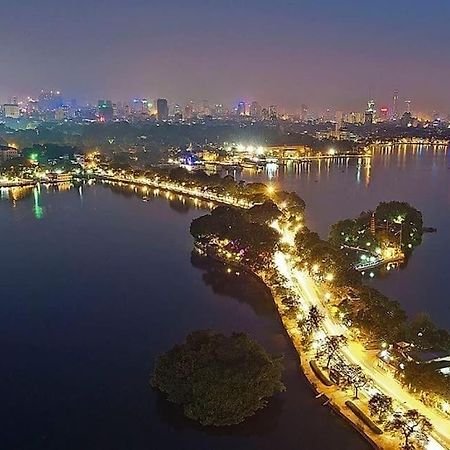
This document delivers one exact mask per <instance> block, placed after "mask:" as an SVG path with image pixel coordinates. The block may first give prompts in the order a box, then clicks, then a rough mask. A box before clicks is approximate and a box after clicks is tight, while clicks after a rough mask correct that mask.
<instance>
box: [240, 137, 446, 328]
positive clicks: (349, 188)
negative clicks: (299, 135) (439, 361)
mask: <svg viewBox="0 0 450 450" xmlns="http://www.w3.org/2000/svg"><path fill="white" fill-rule="evenodd" d="M242 178H243V179H246V180H251V181H262V182H265V183H267V182H270V183H273V184H274V185H277V186H279V187H281V188H282V189H285V190H289V191H295V192H297V193H298V194H299V195H300V196H301V197H302V198H304V199H305V201H306V204H307V211H306V214H307V222H308V225H309V227H310V228H311V229H313V230H315V231H318V232H319V233H320V234H321V236H322V237H323V238H326V236H327V235H328V231H329V227H330V226H331V225H332V224H333V223H335V222H337V221H339V220H342V219H346V218H352V217H356V216H358V215H359V213H360V212H361V211H365V210H368V209H374V208H376V206H377V204H378V203H379V202H381V201H390V200H400V201H406V202H409V203H410V204H411V205H413V206H414V207H416V208H417V209H419V210H420V211H422V213H423V218H424V224H425V225H426V226H431V227H436V228H437V229H438V232H437V233H436V234H425V235H424V240H423V243H422V245H421V246H420V247H418V248H417V249H416V250H415V251H414V254H413V256H412V257H411V258H410V260H409V261H408V264H407V266H406V267H405V268H404V269H402V270H395V271H390V273H389V276H387V277H384V278H379V279H374V280H372V281H369V280H368V282H370V283H372V284H373V285H374V286H375V287H377V288H378V289H379V290H381V291H382V292H383V293H385V294H387V295H388V296H389V297H391V298H394V299H396V300H398V301H399V302H400V303H401V305H402V306H403V308H404V309H405V310H406V311H407V312H408V313H409V314H410V315H414V314H416V313H419V312H426V313H428V314H429V315H430V316H431V317H432V318H433V320H435V322H437V323H438V324H439V325H440V326H441V327H444V328H447V329H450V308H449V305H448V299H450V283H449V282H448V270H449V269H448V268H449V267H450V153H449V151H448V149H447V148H446V147H442V146H441V147H427V146H420V145H397V146H389V147H388V146H386V147H382V146H379V147H377V148H376V149H374V153H373V158H371V159H367V158H364V159H360V160H357V159H345V160H341V161H336V162H332V161H330V160H328V161H320V162H317V161H316V162H312V163H311V164H289V165H287V166H284V167H277V166H274V165H269V166H268V167H267V168H266V170H264V171H260V172H258V173H256V172H255V171H244V173H243V174H242Z"/></svg>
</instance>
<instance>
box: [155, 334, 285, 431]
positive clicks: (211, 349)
mask: <svg viewBox="0 0 450 450" xmlns="http://www.w3.org/2000/svg"><path fill="white" fill-rule="evenodd" d="M282 371H283V367H282V363H281V358H280V357H274V356H271V355H269V354H268V353H267V352H266V351H265V350H264V349H263V348H262V347H261V346H260V345H259V344H258V343H257V342H255V341H254V340H253V339H251V338H250V337H249V336H248V335H246V334H243V333H233V334H232V335H231V336H229V337H227V336H224V335H223V334H216V333H213V332H211V331H196V332H193V333H191V334H190V335H189V336H188V337H187V338H186V342H185V343H184V344H182V345H176V346H175V347H174V348H172V349H171V350H170V351H169V352H167V353H166V354H164V355H162V356H161V357H159V358H158V360H157V361H156V366H155V369H154V372H153V375H152V377H151V381H150V382H151V385H152V386H153V387H154V388H156V389H158V390H160V391H161V392H162V393H163V394H164V395H165V396H166V397H167V399H168V400H169V401H171V402H173V403H176V404H178V405H181V406H182V407H183V410H184V413H185V415H186V416H187V417H189V418H190V419H193V420H197V421H198V422H200V423H201V424H202V425H214V426H224V425H234V424H238V423H240V422H242V421H244V420H245V419H246V418H247V417H249V416H252V415H253V414H255V412H256V411H258V410H259V409H261V408H263V407H264V406H266V404H267V402H268V399H269V398H270V397H271V396H273V395H274V394H276V393H278V392H282V391H284V390H285V387H284V385H283V383H282Z"/></svg>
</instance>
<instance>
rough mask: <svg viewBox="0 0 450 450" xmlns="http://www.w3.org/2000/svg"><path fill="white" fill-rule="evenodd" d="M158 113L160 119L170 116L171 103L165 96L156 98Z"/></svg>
mask: <svg viewBox="0 0 450 450" xmlns="http://www.w3.org/2000/svg"><path fill="white" fill-rule="evenodd" d="M156 115H157V118H158V120H159V121H162V120H167V119H168V118H169V105H168V104H167V100H166V99H165V98H158V100H156Z"/></svg>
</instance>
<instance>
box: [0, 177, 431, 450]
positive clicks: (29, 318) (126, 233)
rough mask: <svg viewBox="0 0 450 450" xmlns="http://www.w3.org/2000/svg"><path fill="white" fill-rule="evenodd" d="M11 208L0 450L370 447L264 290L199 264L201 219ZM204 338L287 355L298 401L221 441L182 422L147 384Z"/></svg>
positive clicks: (102, 198) (0, 232)
mask: <svg viewBox="0 0 450 450" xmlns="http://www.w3.org/2000/svg"><path fill="white" fill-rule="evenodd" d="M125 192H126V191H125ZM22 195H25V198H23V199H21V200H20V197H21V196H22ZM2 196H3V197H6V198H4V199H3V200H2V201H0V236H1V238H0V254H1V262H2V265H1V270H0V342H1V348H2V352H1V356H2V364H1V366H2V368H1V383H0V394H1V395H0V402H1V407H0V411H1V413H0V423H1V427H0V448H1V449H5V450H19V449H21V450H35V449H39V450H44V449H45V450H53V449H55V450H56V449H58V450H62V449H64V450H72V449H73V450H91V449H92V450H94V449H95V450H116V449H117V450H125V449H126V450H141V449H142V450H144V449H145V450H150V449H180V450H184V449H189V450H191V449H192V450H203V449H204V450H210V449H236V450H241V449H242V450H244V449H245V450H248V449H273V448H277V449H280V450H291V449H292V450H294V449H305V450H314V449H317V450H323V449H335V448H340V449H363V448H367V445H366V444H365V443H364V441H363V440H362V439H361V438H360V437H359V436H358V435H357V434H356V433H355V432H354V431H353V430H352V429H350V428H349V427H347V426H346V425H345V424H344V423H343V422H342V421H341V420H339V419H338V418H337V417H335V416H334V415H333V414H332V413H331V412H330V411H329V409H328V408H326V407H323V406H322V405H321V402H320V400H316V399H315V398H314V396H313V394H312V392H311V390H310V387H309V386H308V384H307V383H306V381H305V380H304V378H303V377H302V375H301V374H300V373H299V370H298V361H297V359H296V355H295V353H294V352H293V351H292V348H291V346H290V343H289V341H288V339H287V337H286V336H285V334H284V332H283V328H282V326H281V324H280V322H279V320H278V317H277V315H276V312H275V311H274V309H273V305H272V304H271V301H270V299H269V298H268V295H267V292H265V291H264V290H261V288H260V287H259V286H258V285H255V283H252V282H249V281H247V280H240V279H238V278H237V277H233V278H229V279H226V281H225V282H224V278H223V277H224V275H223V274H221V273H218V272H217V271H211V270H210V271H209V272H206V270H205V267H204V266H203V263H202V262H201V261H195V260H194V261H191V250H192V240H191V238H190V236H189V232H188V229H189V224H190V222H191V220H192V218H193V217H196V216H198V215H199V214H201V213H202V211H201V210H197V209H189V208H188V207H187V206H186V205H183V204H181V203H179V202H176V201H171V202H169V201H167V200H166V199H164V198H156V199H152V200H151V201H149V202H147V203H145V202H143V201H142V200H140V199H139V198H137V197H136V196H133V195H124V193H123V192H122V193H120V192H115V191H113V190H111V189H110V188H107V187H102V186H91V187H86V188H85V189H83V190H80V191H79V190H77V189H71V190H67V191H64V192H51V191H50V192H47V191H46V190H44V189H43V190H42V191H41V192H40V194H39V192H37V191H33V192H31V193H29V195H28V196H26V194H23V193H20V192H15V193H14V194H13V195H12V197H13V198H15V199H16V200H17V201H14V202H11V200H10V199H9V198H8V197H9V194H6V193H5V192H3V193H2ZM433 224H434V223H433ZM438 225H439V224H438ZM202 328H211V329H214V330H219V331H223V332H226V333H228V332H231V331H245V332H248V333H250V334H251V335H252V336H254V337H255V338H256V339H258V340H259V341H260V342H261V343H262V344H263V345H264V346H265V347H266V348H267V349H268V350H269V351H271V352H273V353H277V354H279V353H282V354H284V355H285V365H286V373H285V384H286V386H287V392H285V393H283V394H280V395H278V396H277V397H276V398H275V399H273V401H271V402H270V405H269V407H268V408H266V409H265V410H264V411H261V412H259V413H258V414H257V415H256V416H254V417H253V418H251V419H249V420H248V421H247V422H246V423H245V424H243V425H240V426H237V427H232V428H228V429H226V430H222V431H220V432H218V431H215V430H211V429H202V428H200V427H198V426H196V425H195V424H193V423H192V422H190V421H187V420H185V419H184V418H183V417H182V415H181V414H180V412H179V411H178V409H177V408H175V407H172V406H171V405H168V404H167V403H166V402H165V401H163V400H161V398H160V397H159V396H158V395H157V394H156V393H155V392H154V391H152V390H151V389H150V387H149V386H148V378H149V374H150V371H151V368H152V365H153V361H154V359H155V357H156V356H157V355H158V354H160V353H162V352H164V351H166V350H167V349H169V348H170V347H171V346H172V345H174V344H175V343H177V342H181V341H182V340H183V339H184V337H185V336H186V335H187V334H188V333H189V332H191V331H192V330H195V329H202Z"/></svg>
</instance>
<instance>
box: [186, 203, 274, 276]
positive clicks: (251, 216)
mask: <svg viewBox="0 0 450 450" xmlns="http://www.w3.org/2000/svg"><path fill="white" fill-rule="evenodd" d="M275 208H276V206H275ZM275 208H274V205H273V204H272V203H265V204H264V205H261V206H259V205H258V206H254V207H253V208H251V209H250V210H248V211H246V210H242V209H239V208H234V207H232V206H218V207H217V208H215V209H213V210H212V211H211V214H207V215H205V216H202V217H199V218H197V219H195V220H193V221H192V224H191V229H190V230H191V234H192V236H194V238H195V239H196V240H197V241H198V242H203V243H205V244H207V245H209V247H210V249H213V248H214V246H215V245H219V241H220V242H222V243H223V244H222V246H224V247H225V249H227V250H229V251H230V252H231V253H232V254H233V255H238V256H239V258H240V260H239V261H240V262H242V263H244V264H246V265H248V266H249V267H253V268H261V267H264V266H267V265H269V264H270V262H271V256H272V254H273V252H274V251H275V249H276V246H277V242H278V236H277V233H276V231H275V230H273V229H272V228H270V227H269V226H268V225H266V224H265V223H264V220H263V219H264V218H265V219H268V220H271V218H272V217H273V215H274V214H276V209H275ZM261 222H263V223H261ZM224 241H225V242H226V243H224Z"/></svg>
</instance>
